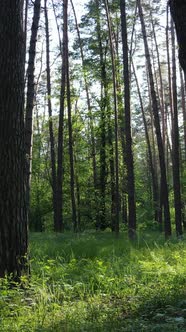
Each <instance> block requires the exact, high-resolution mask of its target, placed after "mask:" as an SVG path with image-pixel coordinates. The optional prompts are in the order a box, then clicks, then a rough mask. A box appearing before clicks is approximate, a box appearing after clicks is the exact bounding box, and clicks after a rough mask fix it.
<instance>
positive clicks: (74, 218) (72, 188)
mask: <svg viewBox="0 0 186 332" xmlns="http://www.w3.org/2000/svg"><path fill="white" fill-rule="evenodd" d="M65 3H66V6H65V12H64V13H63V15H64V22H65V24H64V31H65V41H66V43H67V45H66V54H65V55H66V84H67V109H68V134H69V159H70V193H71V204H72V222H73V228H74V232H77V231H78V223H77V211H76V197H75V171H74V146H73V128H72V109H71V92H70V71H69V52H68V0H67V1H65Z"/></svg>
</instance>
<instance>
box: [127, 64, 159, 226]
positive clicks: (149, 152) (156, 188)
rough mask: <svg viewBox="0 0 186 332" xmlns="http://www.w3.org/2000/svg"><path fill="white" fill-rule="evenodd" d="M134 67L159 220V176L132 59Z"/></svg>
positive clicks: (156, 214)
mask: <svg viewBox="0 0 186 332" xmlns="http://www.w3.org/2000/svg"><path fill="white" fill-rule="evenodd" d="M132 67H133V73H134V77H135V80H136V86H137V91H138V96H139V100H140V106H141V112H142V118H143V124H144V128H145V138H146V143H147V149H148V157H149V165H150V171H151V176H152V192H153V205H154V220H155V221H158V205H159V204H158V202H159V199H158V198H159V197H158V180H157V177H156V172H155V169H154V164H153V156H152V149H151V144H150V137H149V132H148V127H147V121H146V117H145V110H144V107H143V100H142V96H141V91H140V86H139V82H138V78H137V75H136V71H135V67H134V63H133V61H132Z"/></svg>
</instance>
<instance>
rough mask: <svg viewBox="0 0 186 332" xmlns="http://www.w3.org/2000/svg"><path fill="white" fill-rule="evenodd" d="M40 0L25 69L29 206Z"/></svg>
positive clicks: (37, 3)
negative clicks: (26, 79) (26, 80)
mask: <svg viewBox="0 0 186 332" xmlns="http://www.w3.org/2000/svg"><path fill="white" fill-rule="evenodd" d="M40 8H41V0H35V3H34V16H33V21H32V28H31V37H30V47H29V59H28V69H27V78H28V82H27V97H26V116H25V149H26V161H27V163H26V172H27V175H26V192H27V204H28V207H29V202H30V183H31V173H32V145H33V128H32V127H33V109H34V99H35V82H34V72H35V57H36V42H37V33H38V26H39V19H40Z"/></svg>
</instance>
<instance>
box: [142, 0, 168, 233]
mask: <svg viewBox="0 0 186 332" xmlns="http://www.w3.org/2000/svg"><path fill="white" fill-rule="evenodd" d="M137 4H138V10H139V16H140V21H141V27H142V34H143V41H144V47H145V56H146V60H147V67H148V73H149V80H150V89H151V99H152V110H153V117H154V126H155V129H156V138H157V144H158V153H159V162H160V172H161V181H162V183H161V189H162V198H163V206H164V224H165V237H168V236H170V235H171V222H170V210H169V198H168V185H167V175H166V165H165V154H164V147H163V141H162V136H161V129H160V120H159V110H158V102H157V97H156V92H155V86H154V79H153V73H152V65H151V60H150V53H149V46H148V42H147V34H146V27H145V22H144V17H143V11H142V6H141V1H140V0H137Z"/></svg>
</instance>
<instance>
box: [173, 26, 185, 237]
mask: <svg viewBox="0 0 186 332" xmlns="http://www.w3.org/2000/svg"><path fill="white" fill-rule="evenodd" d="M171 40H172V92H173V95H172V102H173V125H172V127H173V129H172V135H173V137H172V142H173V153H172V157H173V188H174V209H175V223H176V233H177V236H180V235H182V234H183V231H182V203H181V185H180V144H179V126H178V105H177V83H176V50H175V34H174V26H173V21H172V22H171Z"/></svg>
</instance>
